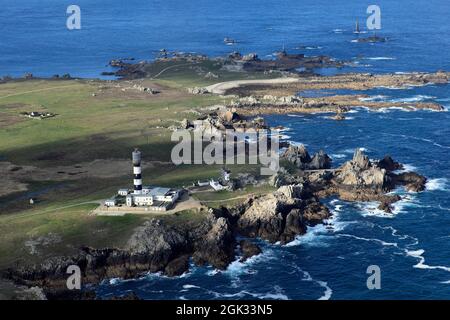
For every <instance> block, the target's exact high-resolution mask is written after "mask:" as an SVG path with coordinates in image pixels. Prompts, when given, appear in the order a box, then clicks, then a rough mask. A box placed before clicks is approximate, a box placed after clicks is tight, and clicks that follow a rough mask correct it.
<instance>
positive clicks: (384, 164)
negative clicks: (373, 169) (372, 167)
mask: <svg viewBox="0 0 450 320" xmlns="http://www.w3.org/2000/svg"><path fill="white" fill-rule="evenodd" d="M377 166H378V167H379V168H381V169H385V170H386V171H395V170H401V169H403V165H401V164H400V163H398V162H395V161H394V160H393V159H392V158H391V157H390V156H385V157H384V158H383V159H381V160H380V161H378V164H377Z"/></svg>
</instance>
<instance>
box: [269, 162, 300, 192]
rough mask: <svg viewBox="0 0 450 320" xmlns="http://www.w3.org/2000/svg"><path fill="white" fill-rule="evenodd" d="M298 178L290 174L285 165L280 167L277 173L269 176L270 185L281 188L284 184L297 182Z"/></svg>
mask: <svg viewBox="0 0 450 320" xmlns="http://www.w3.org/2000/svg"><path fill="white" fill-rule="evenodd" d="M296 182H297V179H295V178H294V177H293V176H292V175H291V174H289V173H288V172H287V171H286V169H284V168H283V167H281V168H280V170H278V171H277V172H276V173H275V174H273V175H272V176H271V177H270V178H269V181H268V183H269V185H271V186H272V187H275V188H279V187H281V186H284V185H289V184H296Z"/></svg>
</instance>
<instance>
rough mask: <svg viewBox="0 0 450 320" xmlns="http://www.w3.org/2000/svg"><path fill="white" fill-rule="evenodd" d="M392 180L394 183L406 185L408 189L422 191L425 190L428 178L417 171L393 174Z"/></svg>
mask: <svg viewBox="0 0 450 320" xmlns="http://www.w3.org/2000/svg"><path fill="white" fill-rule="evenodd" d="M391 181H392V184H394V185H397V184H399V185H403V186H405V188H406V190H408V191H412V192H420V191H423V190H425V185H426V182H427V178H425V177H424V176H422V175H420V174H418V173H415V172H404V173H400V174H398V175H392V176H391Z"/></svg>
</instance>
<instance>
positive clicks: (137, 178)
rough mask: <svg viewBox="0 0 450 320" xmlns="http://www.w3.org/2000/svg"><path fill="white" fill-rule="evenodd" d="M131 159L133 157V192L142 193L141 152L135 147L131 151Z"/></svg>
mask: <svg viewBox="0 0 450 320" xmlns="http://www.w3.org/2000/svg"><path fill="white" fill-rule="evenodd" d="M132 159H133V177H134V178H133V184H134V193H135V194H141V193H142V168H141V152H140V151H139V150H138V149H135V150H134V151H133V153H132Z"/></svg>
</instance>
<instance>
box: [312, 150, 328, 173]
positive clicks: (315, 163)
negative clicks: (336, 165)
mask: <svg viewBox="0 0 450 320" xmlns="http://www.w3.org/2000/svg"><path fill="white" fill-rule="evenodd" d="M331 162H332V160H331V158H330V157H329V156H328V155H327V154H326V153H325V152H323V150H320V151H319V152H318V153H316V154H315V155H314V156H313V158H312V159H311V162H310V163H309V164H308V169H313V170H318V169H329V168H331Z"/></svg>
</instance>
